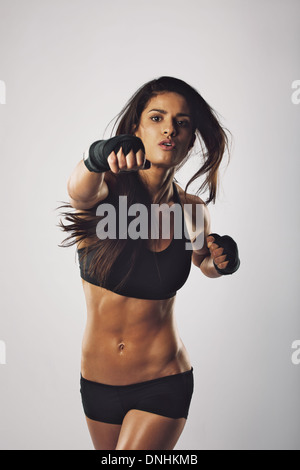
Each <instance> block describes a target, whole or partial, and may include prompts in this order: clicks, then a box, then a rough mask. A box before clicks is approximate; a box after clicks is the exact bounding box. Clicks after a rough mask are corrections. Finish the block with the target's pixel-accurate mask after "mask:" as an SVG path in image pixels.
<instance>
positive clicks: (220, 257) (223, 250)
mask: <svg viewBox="0 0 300 470" xmlns="http://www.w3.org/2000/svg"><path fill="white" fill-rule="evenodd" d="M206 241H207V247H208V249H209V251H210V254H211V257H212V259H213V262H214V266H215V268H216V271H218V273H220V274H233V273H234V272H235V271H237V270H238V269H239V267H240V259H239V253H238V247H237V244H236V242H235V241H234V240H233V239H232V238H231V237H230V236H229V235H224V236H222V237H221V236H220V235H218V234H217V233H211V234H209V235H208V237H207V238H206Z"/></svg>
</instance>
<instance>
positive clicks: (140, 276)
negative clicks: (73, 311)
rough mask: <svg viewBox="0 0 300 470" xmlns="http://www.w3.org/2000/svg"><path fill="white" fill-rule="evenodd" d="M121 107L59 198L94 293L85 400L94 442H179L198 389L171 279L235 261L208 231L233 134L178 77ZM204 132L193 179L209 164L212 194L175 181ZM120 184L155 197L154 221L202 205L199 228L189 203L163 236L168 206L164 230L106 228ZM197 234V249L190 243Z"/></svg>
mask: <svg viewBox="0 0 300 470" xmlns="http://www.w3.org/2000/svg"><path fill="white" fill-rule="evenodd" d="M119 118H121V119H120V122H119V126H118V129H117V131H116V136H115V137H113V138H111V139H108V140H107V141H103V140H102V141H97V142H94V143H93V144H92V145H91V146H90V147H89V149H88V150H87V151H86V152H85V154H84V158H83V160H82V161H80V162H79V163H78V164H77V166H76V168H75V170H74V171H73V173H72V174H71V176H70V178H69V181H68V193H69V196H70V204H67V205H65V206H62V207H72V208H73V209H75V210H76V211H75V213H72V214H70V213H68V212H64V213H63V214H64V215H65V216H66V219H67V220H68V221H70V222H72V223H71V224H69V225H64V224H63V223H62V222H60V226H61V227H62V228H63V230H65V231H67V232H68V231H69V232H71V235H70V236H69V237H68V238H67V239H66V240H70V239H71V242H70V243H69V244H68V245H66V246H70V245H72V244H74V243H77V248H78V258H79V262H80V272H81V277H82V285H83V290H84V293H85V298H86V305H87V325H86V329H85V333H84V338H83V345H82V363H81V394H82V402H83V407H84V411H85V415H86V420H87V424H88V428H89V431H90V434H91V438H92V441H93V444H94V447H95V449H98V450H100V449H102V450H104V449H117V450H120V449H127V450H129V449H135V450H136V449H143V450H150V449H160V450H164V449H173V448H174V446H175V444H176V442H177V441H178V439H179V437H180V435H181V433H182V431H183V428H184V426H185V423H186V419H187V416H188V410H189V406H190V401H191V398H192V394H193V368H192V365H191V362H190V358H189V355H188V353H187V351H186V349H185V347H184V345H183V343H182V341H181V339H180V336H179V333H178V330H177V326H176V322H175V318H174V305H175V298H176V291H177V290H178V289H179V288H180V287H181V286H182V285H183V284H184V283H185V282H186V279H187V277H188V274H189V271H190V267H191V262H193V263H194V264H195V265H196V266H198V267H199V268H200V269H201V271H202V272H203V273H204V274H205V275H206V276H208V277H211V278H217V277H220V276H222V275H224V274H232V273H233V272H235V271H236V270H237V269H238V266H239V260H238V252H237V246H236V244H235V242H234V241H233V240H232V239H231V238H230V237H228V236H225V237H220V236H219V235H217V234H210V222H209V214H208V210H207V204H208V203H209V202H211V201H213V202H215V198H216V191H217V182H218V169H219V166H220V163H221V161H222V157H223V154H224V151H225V149H226V148H227V136H226V133H225V131H224V129H223V128H222V126H221V125H220V123H219V121H218V119H217V117H216V113H215V112H214V111H213V110H212V108H211V107H210V106H209V105H208V104H207V103H206V102H205V101H204V99H203V98H202V97H201V96H200V94H199V93H198V92H197V91H196V90H195V89H194V88H192V87H191V86H189V85H188V84H187V83H185V82H184V81H182V80H179V79H176V78H172V77H160V78H159V79H156V80H152V81H151V82H148V83H146V84H145V85H144V86H142V87H141V88H140V89H139V90H138V91H137V92H136V93H135V95H134V96H133V97H132V98H131V99H130V100H129V102H128V103H127V105H126V106H125V107H124V109H123V110H122V111H121V113H120V115H119ZM197 136H198V137H199V140H200V143H201V147H202V150H203V149H204V146H205V151H204V150H203V152H202V155H201V158H202V161H201V162H200V165H199V166H200V168H199V170H198V171H197V173H196V174H195V175H194V176H193V177H192V178H191V180H190V181H189V182H188V185H189V184H190V183H191V182H192V181H193V180H195V179H196V178H198V177H199V176H202V175H203V176H205V181H204V183H203V184H202V186H201V188H200V190H201V189H206V188H208V189H209V197H208V199H207V201H206V203H205V202H204V201H203V200H201V199H200V198H199V197H198V196H195V195H191V194H188V193H187V192H186V189H187V187H186V189H185V191H184V190H183V189H182V188H180V186H179V185H178V184H176V183H175V181H174V175H175V172H176V171H177V170H178V169H179V168H180V167H181V166H182V165H183V164H184V163H185V161H186V160H187V158H188V157H189V154H190V153H189V152H190V151H191V149H192V148H193V146H194V143H195V139H196V137H197ZM199 160H200V158H199ZM188 185H187V186H188ZM120 196H126V197H127V203H128V206H129V207H133V204H136V203H140V204H143V205H144V206H145V207H146V208H147V209H149V212H148V221H150V216H149V213H150V209H151V208H152V207H153V204H166V205H167V206H164V207H168V208H170V209H171V208H172V206H175V205H180V207H181V208H183V207H184V205H185V204H191V205H192V207H193V208H194V209H196V207H197V206H198V208H199V207H201V208H202V209H203V214H204V229H203V225H202V228H199V223H198V222H197V220H196V211H195V210H193V212H192V215H191V218H190V219H189V220H188V217H183V219H182V227H181V228H182V229H183V230H185V231H184V232H183V233H184V234H185V235H184V236H182V237H181V238H177V237H175V236H174V233H175V230H174V228H175V215H174V217H172V216H171V217H170V218H169V219H168V220H169V221H170V234H169V236H168V237H166V236H162V225H163V223H164V216H163V217H162V219H161V223H160V222H159V219H156V224H157V225H156V227H157V230H158V234H159V235H158V238H155V237H154V238H153V237H152V238H151V235H150V232H149V226H148V231H147V237H144V238H142V237H140V238H138V237H128V236H127V237H125V235H124V232H122V236H120V233H121V232H120V231H118V237H114V236H111V237H109V236H107V238H105V236H101V233H102V235H103V231H102V232H101V230H100V229H99V225H98V224H99V221H100V220H102V221H103V220H105V219H104V213H105V214H107V212H105V211H103V210H102V209H104V208H105V210H106V211H107V210H108V209H109V208H110V207H113V208H115V209H116V210H117V212H116V214H117V216H116V221H117V222H116V223H117V224H118V223H119V226H118V228H120V225H121V223H120V222H118V220H119V218H118V216H120V214H121V215H122V213H123V212H122V211H123V209H122V210H121V209H120V204H121V202H120V201H121V199H120V198H119V197H120ZM104 204H110V205H111V206H109V207H108V205H106V206H104ZM101 208H102V209H101ZM171 212H172V211H170V213H171ZM99 214H100V215H99ZM128 214H129V212H128ZM182 214H183V211H182ZM101 215H102V218H101ZM131 215H132V213H131ZM105 222H106V220H105ZM104 225H105V224H103V225H102V228H103V226H104ZM108 225H109V224H108ZM108 225H106V226H108ZM112 227H113V228H114V229H115V228H116V227H115V225H114V223H113V225H112ZM195 227H196V229H195ZM123 228H124V227H123ZM197 230H198V232H197ZM203 231H204V233H203ZM100 232H101V233H100ZM112 232H113V234H115V230H113V231H112ZM112 232H110V234H112ZM151 233H152V232H151ZM99 234H100V235H99ZM190 234H191V235H190ZM195 234H196V235H195ZM203 235H204V243H202V245H201V246H199V243H196V240H199V239H200V238H201V236H202V238H203ZM209 235H210V236H209ZM192 238H193V240H192V246H193V249H192V250H191V249H186V242H187V241H191V239H192ZM66 240H65V241H66ZM214 242H215V243H214Z"/></svg>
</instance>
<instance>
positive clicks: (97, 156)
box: [83, 134, 150, 173]
mask: <svg viewBox="0 0 300 470" xmlns="http://www.w3.org/2000/svg"><path fill="white" fill-rule="evenodd" d="M121 147H122V149H123V152H124V155H125V156H126V155H127V154H128V153H129V152H130V150H133V152H134V153H137V152H138V151H139V150H142V151H143V152H144V153H145V148H144V145H143V142H142V141H141V139H140V138H139V137H136V136H134V135H130V134H121V135H117V136H116V137H112V138H111V139H108V140H97V141H96V142H94V143H93V144H92V145H91V146H90V148H89V152H88V155H87V156H86V157H84V160H83V161H84V164H85V166H86V167H87V169H88V170H90V171H93V172H95V173H103V172H104V171H109V170H110V167H109V164H108V162H107V159H108V157H109V155H110V154H111V152H112V151H114V152H115V154H117V153H118V151H119V150H120V148H121ZM147 168H150V162H149V161H148V160H145V164H144V166H143V169H147Z"/></svg>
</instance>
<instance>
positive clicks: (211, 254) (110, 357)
mask: <svg viewBox="0 0 300 470" xmlns="http://www.w3.org/2000/svg"><path fill="white" fill-rule="evenodd" d="M152 109H162V110H164V111H165V113H159V115H158V114H157V112H154V111H151V110H152ZM180 113H181V114H189V109H188V107H187V104H186V102H185V100H184V98H183V97H182V96H180V95H177V94H176V93H164V94H161V95H158V96H157V97H154V98H152V99H151V100H150V102H149V103H148V105H147V106H146V108H145V110H144V111H143V113H142V116H141V120H140V125H139V128H138V129H137V130H136V132H135V135H137V136H138V137H140V138H141V139H142V140H143V143H144V146H145V153H146V158H147V159H148V160H149V161H150V162H151V168H150V169H148V170H143V169H142V165H143V162H144V155H143V154H142V152H140V153H138V154H137V155H135V154H133V153H132V152H130V154H128V155H127V156H126V157H125V156H124V154H123V153H122V149H121V150H120V151H119V152H118V155H116V154H114V152H112V154H111V155H110V156H109V158H108V162H109V165H110V168H111V171H112V172H115V173H117V172H118V171H119V170H120V169H122V170H124V169H128V170H132V169H137V171H139V172H140V175H141V177H142V179H144V182H145V184H147V186H148V189H149V192H150V194H152V196H153V199H154V198H155V196H156V195H157V194H158V192H159V191H161V188H164V189H163V191H161V192H160V194H161V195H162V196H161V202H167V203H168V204H169V205H171V204H172V203H174V195H173V189H172V184H171V183H169V184H168V185H165V186H164V182H165V181H168V176H170V172H171V176H172V172H173V173H174V168H175V166H176V165H177V164H178V163H180V161H181V160H182V159H183V158H184V157H185V155H186V154H187V152H188V150H189V149H190V148H191V147H192V145H193V143H194V136H193V134H192V131H191V126H190V124H189V118H188V117H186V118H184V119H185V120H186V121H188V124H186V125H185V127H184V126H181V125H179V124H178V122H180V123H181V122H182V121H176V119H178V118H177V116H178V114H180ZM154 115H155V116H157V115H158V119H156V118H155V119H151V116H154ZM175 122H176V123H175ZM169 137H172V139H174V141H175V142H176V149H174V151H169V152H167V151H164V150H161V148H159V147H158V143H159V142H160V141H161V140H162V139H163V138H169ZM81 165H83V167H82V166H81ZM76 171H77V173H76V172H74V175H73V179H70V182H69V186H68V187H69V194H70V199H71V203H72V205H73V207H75V208H77V209H79V210H84V209H85V208H88V207H91V206H92V205H93V204H94V203H95V202H96V201H99V202H100V201H101V200H103V199H105V197H106V196H107V194H108V185H107V184H106V183H105V180H106V176H107V178H108V179H109V172H108V173H107V174H105V175H106V176H103V174H101V175H99V174H97V175H95V174H94V175H92V176H91V180H90V181H91V186H90V188H92V189H93V191H94V192H93V194H92V193H84V194H82V196H81V197H79V196H78V194H79V190H78V188H79V187H80V181H81V182H82V181H84V182H85V183H84V184H82V187H83V186H84V188H86V187H87V183H88V178H89V176H90V175H89V174H88V173H89V172H88V170H87V169H86V168H85V167H84V164H83V163H82V162H81V163H80V164H79V165H78V168H77V170H76ZM78 175H79V176H78ZM108 179H107V182H108ZM74 181H76V184H75V183H74ZM72 188H73V189H72ZM74 188H75V189H76V188H77V193H76V191H75V190H74ZM177 189H178V193H179V196H180V199H181V203H182V204H185V203H192V204H204V203H203V201H202V200H201V199H200V198H198V197H196V196H193V195H187V196H186V197H185V195H184V192H183V190H182V189H181V188H180V187H179V186H177ZM85 191H86V189H85ZM193 223H195V221H194V220H193V221H192V224H193ZM204 232H205V238H204V239H205V243H204V246H203V247H202V248H201V249H200V250H195V251H194V252H193V256H192V261H193V263H194V264H195V265H196V266H198V267H200V268H201V270H202V272H203V273H204V274H205V275H207V276H209V277H219V274H218V273H217V272H216V270H215V269H214V267H213V260H215V262H216V264H218V266H219V267H221V268H223V267H226V264H227V262H226V261H225V258H226V255H223V253H222V248H218V246H217V245H216V244H214V243H212V244H211V245H210V247H209V248H208V246H207V242H206V238H207V236H208V234H209V233H210V222H209V215H208V212H207V209H206V211H205V226H204ZM171 239H172V230H171V236H170V239H168V240H166V239H161V240H159V241H158V243H156V244H155V246H154V245H153V244H152V243H151V240H149V249H152V250H153V251H161V250H164V249H165V248H166V247H167V246H168V245H169V244H170V243H171ZM208 241H211V242H213V239H211V240H208ZM85 244H88V241H84V242H81V243H80V244H79V247H80V248H82V247H83V246H84V245H85ZM82 285H83V290H84V294H85V299H86V305H87V323H86V328H85V332H84V337H83V343H82V362H81V373H82V376H83V377H84V378H86V379H88V380H92V381H95V382H99V383H105V384H110V385H127V384H133V383H138V382H143V381H147V380H152V379H156V378H159V377H165V376H168V375H173V374H178V373H181V372H185V371H188V370H190V369H191V361H190V358H189V355H188V353H187V351H186V348H185V346H184V344H183V342H182V340H181V338H180V335H179V332H178V328H177V325H176V320H175V316H174V307H175V299H176V297H175V296H174V297H173V298H171V299H165V300H145V299H136V298H130V297H126V296H122V295H118V294H116V293H114V292H111V291H108V290H106V289H104V288H103V287H99V286H95V285H92V284H89V283H88V282H86V281H84V280H82ZM185 422H186V420H185V419H184V418H181V419H172V418H166V417H163V416H159V415H156V414H152V413H147V412H144V411H141V410H130V411H129V412H128V413H127V415H126V416H125V418H124V421H123V423H122V425H114V424H107V423H100V422H97V421H93V420H90V419H88V418H87V424H88V428H89V431H90V434H91V438H92V441H93V443H94V447H95V449H99V450H104V449H149V450H150V449H173V448H174V446H175V444H176V442H177V440H178V439H179V437H180V435H181V433H182V431H183V428H184V425H185Z"/></svg>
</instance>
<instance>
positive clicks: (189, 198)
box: [174, 181, 206, 206]
mask: <svg viewBox="0 0 300 470" xmlns="http://www.w3.org/2000/svg"><path fill="white" fill-rule="evenodd" d="M174 183H175V181H174ZM175 185H176V188H177V191H178V195H179V197H180V201H181V202H182V203H183V204H203V205H204V206H206V204H205V202H204V201H203V200H202V199H201V198H200V197H199V196H196V195H195V194H190V193H186V194H185V192H184V189H183V188H182V187H181V186H179V184H178V183H175Z"/></svg>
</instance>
